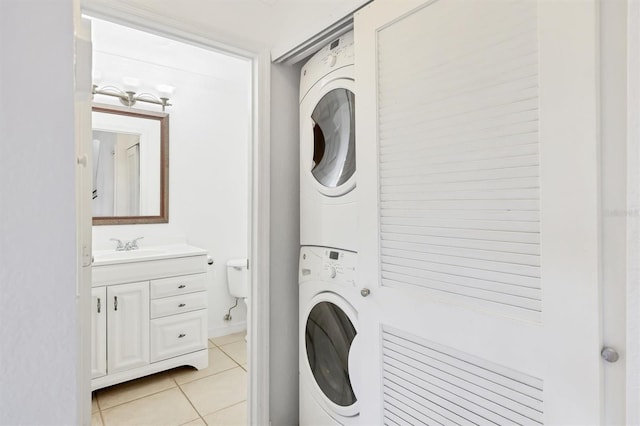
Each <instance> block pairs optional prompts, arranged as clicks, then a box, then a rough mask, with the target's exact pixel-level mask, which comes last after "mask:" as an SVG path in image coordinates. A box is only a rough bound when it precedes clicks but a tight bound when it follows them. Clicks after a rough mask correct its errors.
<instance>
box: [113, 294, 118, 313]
mask: <svg viewBox="0 0 640 426" xmlns="http://www.w3.org/2000/svg"><path fill="white" fill-rule="evenodd" d="M113 310H114V311H117V310H118V296H113Z"/></svg>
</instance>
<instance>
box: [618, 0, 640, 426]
mask: <svg viewBox="0 0 640 426" xmlns="http://www.w3.org/2000/svg"><path fill="white" fill-rule="evenodd" d="M627 61H628V62H627V87H626V89H627V117H626V118H627V129H626V131H627V135H626V136H627V164H626V166H627V200H626V201H627V206H626V207H627V209H626V212H625V213H626V214H625V216H626V219H627V230H626V231H627V262H628V263H627V265H626V272H627V276H626V281H627V288H626V298H627V305H626V340H627V342H626V343H627V347H626V357H623V358H622V361H623V362H625V364H626V375H625V377H626V422H627V424H639V423H640V406H639V405H638V403H637V401H638V399H639V398H640V365H638V361H639V360H640V339H639V338H638V334H639V333H640V268H639V267H638V265H637V263H636V262H634V261H633V259H638V256H640V211H639V210H638V208H640V184H638V182H639V179H640V146H639V142H640V99H639V98H638V96H637V95H638V93H639V92H640V74H639V73H640V3H638V2H637V1H634V0H628V1H627Z"/></svg>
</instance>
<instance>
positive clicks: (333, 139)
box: [301, 78, 356, 197]
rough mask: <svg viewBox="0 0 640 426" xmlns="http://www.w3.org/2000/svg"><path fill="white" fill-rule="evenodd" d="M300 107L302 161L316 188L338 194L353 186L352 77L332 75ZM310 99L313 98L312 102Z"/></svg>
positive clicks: (353, 96)
mask: <svg viewBox="0 0 640 426" xmlns="http://www.w3.org/2000/svg"><path fill="white" fill-rule="evenodd" d="M308 98H309V100H308V101H307V102H309V103H310V104H309V105H308V106H307V108H306V109H305V110H303V111H301V113H302V114H304V115H306V117H302V118H303V120H304V122H305V123H308V124H306V125H305V126H304V129H303V132H305V133H306V134H304V135H303V136H302V143H304V144H307V146H305V147H304V148H303V155H304V156H306V157H307V158H304V159H303V161H302V164H306V169H307V170H308V171H310V174H311V176H310V178H311V179H312V180H313V182H314V184H315V187H316V189H317V190H318V191H319V192H321V193H322V194H324V195H326V196H329V197H338V196H341V195H344V194H346V193H348V192H349V191H351V190H352V189H353V188H354V187H355V173H356V139H355V94H354V91H353V80H352V79H346V78H341V79H335V80H331V81H329V82H327V83H325V84H324V85H323V86H322V87H321V88H319V89H316V90H315V91H314V93H313V94H311V92H310V95H309V96H308ZM311 99H316V100H317V101H316V102H315V103H314V102H313V101H312V100H311Z"/></svg>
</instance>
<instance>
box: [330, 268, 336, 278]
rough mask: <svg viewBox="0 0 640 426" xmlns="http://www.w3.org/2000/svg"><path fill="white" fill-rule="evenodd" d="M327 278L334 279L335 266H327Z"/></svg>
mask: <svg viewBox="0 0 640 426" xmlns="http://www.w3.org/2000/svg"><path fill="white" fill-rule="evenodd" d="M329 277H331V278H335V277H336V268H335V266H329Z"/></svg>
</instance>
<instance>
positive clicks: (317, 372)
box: [305, 302, 356, 407]
mask: <svg viewBox="0 0 640 426" xmlns="http://www.w3.org/2000/svg"><path fill="white" fill-rule="evenodd" d="M355 336H356V330H355V328H354V327H353V324H352V323H351V320H350V319H349V317H348V316H347V315H346V314H345V313H344V311H342V309H340V308H339V307H338V306H336V305H335V304H333V303H331V302H320V303H318V304H317V305H315V306H314V307H313V309H312V310H311V312H310V313H309V316H308V318H307V325H306V331H305V343H306V348H307V359H308V361H309V366H310V367H311V371H312V373H313V377H314V378H315V380H316V383H317V384H318V386H319V387H320V389H321V390H322V392H323V393H324V394H325V396H326V397H327V398H329V400H331V401H332V402H333V403H334V404H336V405H339V406H341V407H349V406H351V405H353V404H354V403H355V402H356V397H355V395H354V393H353V389H352V388H351V381H350V380H349V366H348V360H349V348H350V347H351V342H353V339H354V338H355Z"/></svg>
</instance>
